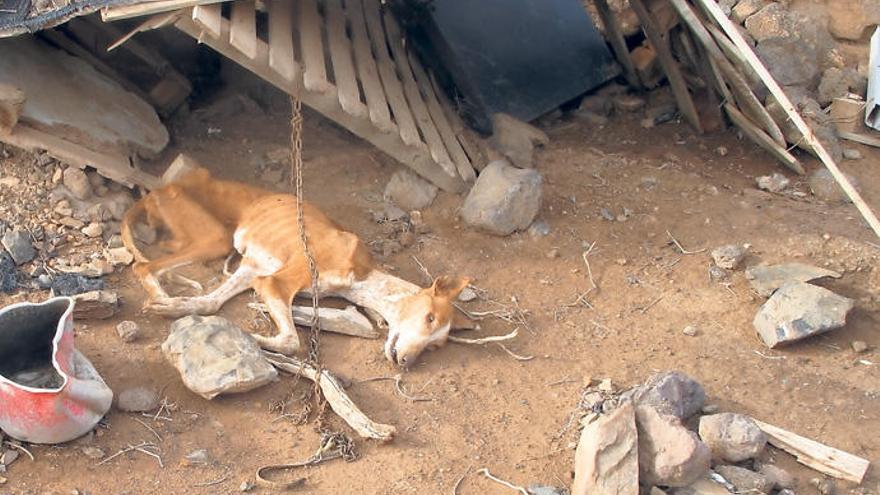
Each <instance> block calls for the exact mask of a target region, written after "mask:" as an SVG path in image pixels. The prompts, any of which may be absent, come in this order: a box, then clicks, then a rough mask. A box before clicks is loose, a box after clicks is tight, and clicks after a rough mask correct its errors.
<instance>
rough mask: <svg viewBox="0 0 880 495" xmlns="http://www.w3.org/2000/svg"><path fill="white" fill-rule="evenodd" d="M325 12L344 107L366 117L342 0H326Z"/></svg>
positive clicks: (335, 80)
mask: <svg viewBox="0 0 880 495" xmlns="http://www.w3.org/2000/svg"><path fill="white" fill-rule="evenodd" d="M324 13H325V17H326V18H327V44H328V45H329V48H330V60H331V62H333V80H334V82H335V83H336V91H337V93H338V95H339V104H340V105H342V109H343V110H345V111H346V112H348V114H349V115H352V116H354V117H366V116H367V107H366V105H364V104H363V103H362V102H361V92H360V89H358V81H357V72H355V69H354V60H353V59H352V53H351V40H350V39H349V38H348V34H347V33H346V27H345V21H346V19H345V13H344V12H343V11H342V0H325V1H324Z"/></svg>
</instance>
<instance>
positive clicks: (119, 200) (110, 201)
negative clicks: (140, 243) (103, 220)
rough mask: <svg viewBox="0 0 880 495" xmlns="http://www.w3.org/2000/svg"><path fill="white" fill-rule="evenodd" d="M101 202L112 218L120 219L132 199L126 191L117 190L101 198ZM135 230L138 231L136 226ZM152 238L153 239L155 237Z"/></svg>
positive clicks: (129, 206)
mask: <svg viewBox="0 0 880 495" xmlns="http://www.w3.org/2000/svg"><path fill="white" fill-rule="evenodd" d="M101 204H103V205H104V206H106V207H107V209H108V210H109V211H110V215H111V216H113V219H114V220H122V218H123V217H124V216H125V212H127V211H128V209H129V208H131V205H133V204H134V199H132V197H131V196H130V195H129V194H128V193H127V192H125V191H119V192H115V193H112V194H107V195H106V196H104V197H103V198H101ZM135 232H138V230H137V228H135ZM138 239H140V238H138ZM153 240H154V241H155V238H153Z"/></svg>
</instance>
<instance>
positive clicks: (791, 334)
mask: <svg viewBox="0 0 880 495" xmlns="http://www.w3.org/2000/svg"><path fill="white" fill-rule="evenodd" d="M852 307H853V301H852V299H849V298H846V297H843V296H839V295H837V294H835V293H833V292H831V291H830V290H828V289H824V288H822V287H817V286H815V285H810V284H807V283H804V282H793V283H790V284H788V285H784V286H783V287H781V288H780V289H779V290H777V291H776V292H775V293H773V295H772V296H771V297H770V299H768V300H767V302H765V303H764V305H763V306H761V309H760V310H759V311H758V314H757V315H755V320H754V322H753V324H754V326H755V330H757V332H758V336H760V337H761V340H763V341H764V344H765V345H766V346H767V347H769V348H771V349H772V348H774V347H776V346H778V345H781V344H788V343H790V342H795V341H798V340H801V339H804V338H807V337H810V336H813V335H816V334H820V333H823V332H827V331H829V330H834V329H836V328H840V327H842V326H844V325H845V324H846V315H847V313H849V311H850V310H851V309H852Z"/></svg>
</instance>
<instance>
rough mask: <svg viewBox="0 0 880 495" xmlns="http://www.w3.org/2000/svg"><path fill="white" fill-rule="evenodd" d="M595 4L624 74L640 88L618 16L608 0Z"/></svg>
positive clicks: (627, 80) (630, 82)
mask: <svg viewBox="0 0 880 495" xmlns="http://www.w3.org/2000/svg"><path fill="white" fill-rule="evenodd" d="M593 5H595V6H596V11H597V12H598V13H599V17H600V18H601V19H602V25H603V26H605V37H606V38H607V39H608V42H609V43H610V44H611V49H612V50H614V54H615V55H617V61H618V62H620V65H621V67H623V74H624V76H625V77H626V82H628V83H629V85H630V86H632V87H634V88H640V87H641V83H640V82H639V78H638V76H637V75H636V69H635V67H634V66H633V62H632V59H630V57H629V49H628V48H627V46H626V39H625V38H624V37H623V33H622V32H621V30H620V23H618V22H617V16H615V15H614V12H612V11H611V7H609V6H608V2H607V0H594V1H593Z"/></svg>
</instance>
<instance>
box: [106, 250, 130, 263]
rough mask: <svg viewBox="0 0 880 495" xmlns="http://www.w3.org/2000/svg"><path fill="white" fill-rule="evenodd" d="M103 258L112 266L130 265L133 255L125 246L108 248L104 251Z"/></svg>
mask: <svg viewBox="0 0 880 495" xmlns="http://www.w3.org/2000/svg"><path fill="white" fill-rule="evenodd" d="M104 258H105V259H106V260H107V262H108V263H110V264H111V265H113V266H119V265H130V264H131V263H132V262H133V261H134V255H133V254H131V253H130V252H129V251H128V249H126V248H125V247H117V248H110V249H107V250H105V251H104Z"/></svg>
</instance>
